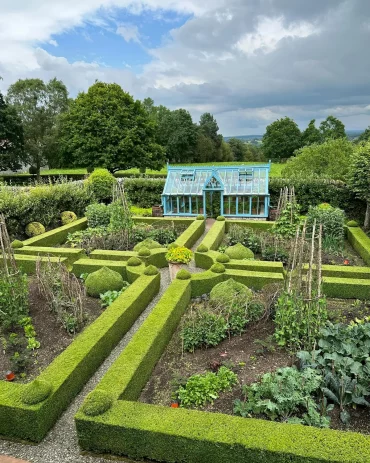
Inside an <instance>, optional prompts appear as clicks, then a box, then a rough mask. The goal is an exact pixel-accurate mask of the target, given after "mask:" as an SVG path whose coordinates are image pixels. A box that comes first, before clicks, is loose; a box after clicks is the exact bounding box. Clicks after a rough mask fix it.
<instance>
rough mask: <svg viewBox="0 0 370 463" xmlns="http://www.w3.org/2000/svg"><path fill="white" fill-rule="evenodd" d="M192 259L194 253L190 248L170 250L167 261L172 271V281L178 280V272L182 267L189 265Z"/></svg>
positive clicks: (179, 247)
mask: <svg viewBox="0 0 370 463" xmlns="http://www.w3.org/2000/svg"><path fill="white" fill-rule="evenodd" d="M192 258H193V253H192V252H191V251H190V249H188V248H185V247H182V246H178V247H172V248H171V249H169V250H168V252H167V254H166V260H167V262H168V266H169V269H170V277H171V281H172V280H174V279H175V278H176V275H177V272H178V271H179V270H180V269H181V265H182V264H186V265H187V264H188V263H189V262H190V261H191V259H192Z"/></svg>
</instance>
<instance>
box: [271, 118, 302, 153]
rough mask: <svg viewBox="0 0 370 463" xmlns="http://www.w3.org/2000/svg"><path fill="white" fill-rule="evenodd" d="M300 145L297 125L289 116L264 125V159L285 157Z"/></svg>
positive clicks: (300, 136) (300, 138) (300, 140)
mask: <svg viewBox="0 0 370 463" xmlns="http://www.w3.org/2000/svg"><path fill="white" fill-rule="evenodd" d="M301 146H302V135H301V131H300V130H299V128H298V125H297V124H296V123H295V122H294V121H293V120H292V119H289V117H284V118H282V119H279V120H277V121H275V122H273V123H272V124H270V125H268V126H267V127H266V133H265V134H264V136H263V138H262V150H263V153H264V155H265V157H266V159H287V158H290V157H291V156H293V154H294V151H295V150H297V149H299V148H300V147H301Z"/></svg>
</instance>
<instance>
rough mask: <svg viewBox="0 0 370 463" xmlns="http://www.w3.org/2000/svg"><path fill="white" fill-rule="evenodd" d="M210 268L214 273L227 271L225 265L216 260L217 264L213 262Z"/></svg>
mask: <svg viewBox="0 0 370 463" xmlns="http://www.w3.org/2000/svg"><path fill="white" fill-rule="evenodd" d="M210 270H211V272H213V273H225V271H226V269H225V266H224V265H222V264H221V263H219V262H216V263H215V264H213V265H212V267H211V268H210Z"/></svg>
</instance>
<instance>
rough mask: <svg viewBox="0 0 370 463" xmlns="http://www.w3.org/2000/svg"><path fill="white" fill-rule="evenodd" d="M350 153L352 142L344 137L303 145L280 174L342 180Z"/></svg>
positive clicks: (293, 176)
mask: <svg viewBox="0 0 370 463" xmlns="http://www.w3.org/2000/svg"><path fill="white" fill-rule="evenodd" d="M352 153H353V144H352V143H351V142H350V141H348V140H346V139H344V138H340V139H337V140H334V139H331V140H328V141H326V142H324V143H322V144H313V145H309V146H305V147H304V148H301V149H300V150H298V151H296V154H295V156H294V157H293V158H290V159H289V160H288V162H287V164H286V166H285V168H284V169H283V171H282V176H283V177H287V178H297V177H300V178H307V177H316V178H330V179H333V180H344V179H345V177H346V175H347V173H348V170H349V166H350V162H351V156H352Z"/></svg>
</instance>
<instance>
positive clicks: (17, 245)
mask: <svg viewBox="0 0 370 463" xmlns="http://www.w3.org/2000/svg"><path fill="white" fill-rule="evenodd" d="M11 247H12V248H13V249H19V248H23V242H22V241H20V240H14V241H13V242H12V244H11Z"/></svg>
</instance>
